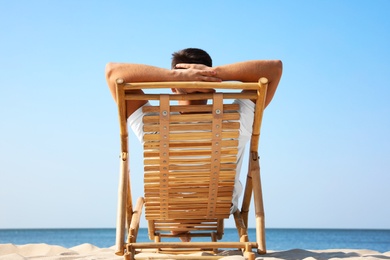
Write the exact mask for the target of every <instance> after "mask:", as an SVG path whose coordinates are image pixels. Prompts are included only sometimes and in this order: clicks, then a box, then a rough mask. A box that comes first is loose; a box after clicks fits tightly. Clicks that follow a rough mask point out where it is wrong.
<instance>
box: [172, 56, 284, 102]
mask: <svg viewBox="0 0 390 260" xmlns="http://www.w3.org/2000/svg"><path fill="white" fill-rule="evenodd" d="M176 67H178V68H187V69H188V68H197V69H202V68H203V69H205V68H204V67H205V66H204V65H194V64H177V65H176ZM207 68H208V69H209V70H214V71H215V72H216V77H218V78H220V79H222V80H224V81H226V80H236V81H242V82H257V81H258V80H259V79H260V78H261V77H266V78H267V79H268V90H267V97H266V100H265V106H268V104H269V103H270V102H271V100H272V98H273V96H274V94H275V91H276V88H277V87H278V84H279V81H280V78H281V76H282V70H283V65H282V62H281V61H280V60H252V61H245V62H238V63H233V64H227V65H222V66H217V67H213V68H210V67H207Z"/></svg>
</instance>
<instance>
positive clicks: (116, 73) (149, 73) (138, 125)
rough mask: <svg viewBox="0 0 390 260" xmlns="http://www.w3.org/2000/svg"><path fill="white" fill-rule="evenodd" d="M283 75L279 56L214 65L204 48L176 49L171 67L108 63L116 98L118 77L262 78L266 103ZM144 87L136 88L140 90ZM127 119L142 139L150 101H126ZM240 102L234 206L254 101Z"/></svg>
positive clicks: (131, 79) (139, 79)
mask: <svg viewBox="0 0 390 260" xmlns="http://www.w3.org/2000/svg"><path fill="white" fill-rule="evenodd" d="M281 75H282V62H281V61H279V60H252V61H246V62H239V63H234V64H228V65H222V66H216V67H212V59H211V57H210V56H209V54H208V53H207V52H205V51H203V50H201V49H196V48H188V49H184V50H181V51H179V52H175V53H173V57H172V64H171V70H168V69H163V68H158V67H154V66H148V65H142V64H129V63H108V64H107V66H106V80H107V83H108V86H109V88H110V91H111V94H112V96H113V98H114V100H115V101H116V90H115V86H116V85H115V81H116V79H118V78H122V79H123V80H124V81H125V82H156V81H209V82H221V81H227V80H235V81H242V82H257V81H258V80H259V78H261V77H266V78H267V79H268V82H269V84H268V90H267V96H266V101H265V106H268V104H269V103H270V102H271V100H272V98H273V96H274V94H275V91H276V88H277V86H278V84H279V81H280V78H281ZM172 91H173V92H174V93H180V94H186V93H194V92H213V91H214V90H213V89H172ZM140 92H142V90H134V93H140ZM127 102H128V103H127V116H128V123H129V124H130V126H131V127H132V129H133V131H134V132H135V134H136V135H137V136H138V138H139V139H140V140H141V141H142V139H143V132H142V116H143V114H142V109H140V108H141V107H142V106H144V105H149V103H148V102H147V101H127ZM180 102H181V104H197V105H202V104H206V103H207V100H200V101H190V102H188V103H184V102H185V101H180ZM235 102H236V103H239V104H240V111H239V112H240V138H239V147H238V161H237V174H236V182H235V186H234V192H233V198H232V209H231V213H234V211H236V209H237V207H238V198H239V195H240V193H241V191H242V186H241V183H240V182H239V173H240V169H241V164H242V156H243V150H244V147H245V144H246V143H247V142H248V141H249V140H250V136H251V131H252V123H253V117H254V103H253V102H252V101H250V100H236V101H235Z"/></svg>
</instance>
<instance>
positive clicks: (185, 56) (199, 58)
mask: <svg viewBox="0 0 390 260" xmlns="http://www.w3.org/2000/svg"><path fill="white" fill-rule="evenodd" d="M179 63H190V64H203V65H206V66H208V67H212V66H213V61H212V60H211V57H210V55H209V54H208V53H207V52H205V51H204V50H201V49H197V48H187V49H183V50H181V51H177V52H174V53H173V54H172V63H171V68H172V69H175V68H176V64H179Z"/></svg>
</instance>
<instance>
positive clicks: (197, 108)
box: [142, 104, 240, 113]
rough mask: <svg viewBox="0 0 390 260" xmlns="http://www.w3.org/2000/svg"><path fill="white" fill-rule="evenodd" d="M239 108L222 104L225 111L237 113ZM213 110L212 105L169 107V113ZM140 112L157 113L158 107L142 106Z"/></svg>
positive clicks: (236, 105) (234, 105) (235, 105)
mask: <svg viewBox="0 0 390 260" xmlns="http://www.w3.org/2000/svg"><path fill="white" fill-rule="evenodd" d="M239 108H240V106H239V105H238V104H224V105H223V110H224V111H225V112H226V111H237V110H238V109H239ZM212 109H213V106H212V105H204V106H199V105H186V106H182V105H177V106H171V112H182V111H184V112H211V111H212ZM142 112H144V113H158V112H159V109H158V106H144V107H142Z"/></svg>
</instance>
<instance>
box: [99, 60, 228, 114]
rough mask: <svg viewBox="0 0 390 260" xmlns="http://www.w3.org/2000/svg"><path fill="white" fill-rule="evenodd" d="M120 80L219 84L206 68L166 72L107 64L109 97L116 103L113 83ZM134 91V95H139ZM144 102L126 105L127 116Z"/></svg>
mask: <svg viewBox="0 0 390 260" xmlns="http://www.w3.org/2000/svg"><path fill="white" fill-rule="evenodd" d="M118 78H122V79H123V80H124V81H125V82H157V81H213V82H219V81H221V79H219V78H218V77H217V76H216V72H215V71H213V70H210V69H208V68H203V69H196V68H191V69H186V70H168V69H163V68H159V67H154V66H149V65H143V64H131V63H108V64H107V65H106V80H107V84H108V87H109V89H110V92H111V95H112V97H113V98H114V100H115V102H116V84H115V81H116V80H117V79H118ZM141 92H142V90H135V91H134V93H141ZM145 103H146V101H132V102H128V103H127V108H128V109H127V115H128V116H130V115H131V114H132V113H133V112H134V111H135V110H137V109H138V108H139V107H141V106H142V105H144V104H145Z"/></svg>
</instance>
